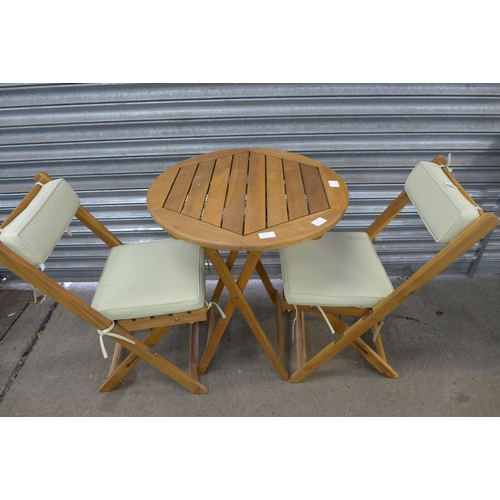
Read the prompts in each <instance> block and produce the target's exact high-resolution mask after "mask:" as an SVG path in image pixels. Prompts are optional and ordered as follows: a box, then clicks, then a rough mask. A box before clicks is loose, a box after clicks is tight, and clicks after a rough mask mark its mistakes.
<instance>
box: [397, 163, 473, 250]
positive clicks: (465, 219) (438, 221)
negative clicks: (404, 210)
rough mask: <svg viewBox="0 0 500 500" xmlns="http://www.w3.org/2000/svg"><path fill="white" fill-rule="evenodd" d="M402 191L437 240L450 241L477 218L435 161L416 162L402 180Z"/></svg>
mask: <svg viewBox="0 0 500 500" xmlns="http://www.w3.org/2000/svg"><path fill="white" fill-rule="evenodd" d="M405 191H406V193H407V194H408V197H409V198H410V200H411V202H412V203H413V205H414V206H415V208H416V209H417V211H418V213H419V215H420V217H421V218H422V220H423V222H424V224H425V225H426V227H427V229H428V230H429V232H430V233H431V234H432V236H433V237H434V239H435V240H436V241H437V242H438V243H445V244H447V243H450V242H451V241H452V240H453V239H454V238H455V237H457V236H458V235H459V234H461V233H462V232H463V231H464V230H465V229H467V228H468V227H469V226H470V225H471V224H472V223H473V222H475V221H476V220H477V219H478V218H479V207H478V206H477V205H475V204H473V203H472V202H471V201H469V200H468V199H467V198H466V197H465V196H464V194H463V193H462V192H461V190H460V189H459V188H458V187H457V186H456V185H455V183H454V182H452V179H451V178H449V177H448V176H447V175H446V174H445V172H444V171H443V169H442V168H441V167H440V166H439V165H437V164H436V163H432V162H429V161H422V162H420V163H418V164H417V166H416V167H415V168H414V169H413V170H412V171H411V173H410V175H409V176H408V179H407V180H406V183H405Z"/></svg>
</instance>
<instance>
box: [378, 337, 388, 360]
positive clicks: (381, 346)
mask: <svg viewBox="0 0 500 500" xmlns="http://www.w3.org/2000/svg"><path fill="white" fill-rule="evenodd" d="M375 345H376V347H377V354H378V355H379V356H380V357H381V358H382V359H383V360H384V361H385V362H386V363H387V357H386V355H385V349H384V344H383V343H382V335H381V334H380V332H379V333H378V335H377V339H376V340H375Z"/></svg>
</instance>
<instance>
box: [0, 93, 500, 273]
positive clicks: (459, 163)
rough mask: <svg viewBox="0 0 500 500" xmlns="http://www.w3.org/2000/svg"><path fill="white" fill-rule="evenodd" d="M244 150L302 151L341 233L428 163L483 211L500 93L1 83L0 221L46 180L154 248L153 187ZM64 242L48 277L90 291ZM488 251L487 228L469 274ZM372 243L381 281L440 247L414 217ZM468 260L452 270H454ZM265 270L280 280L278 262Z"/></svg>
mask: <svg viewBox="0 0 500 500" xmlns="http://www.w3.org/2000/svg"><path fill="white" fill-rule="evenodd" d="M247 146H248V147H266V148H273V149H282V150H288V151H294V152H297V153H302V154H305V155H308V156H311V157H312V158H315V159H317V160H320V161H322V162H323V163H325V164H327V165H329V166H331V167H332V168H334V169H335V170H337V171H338V172H339V173H340V174H341V175H342V176H343V178H344V179H345V181H346V183H347V185H348V187H349V190H350V202H349V208H348V211H347V213H346V215H345V218H344V219H343V220H342V221H341V223H340V224H339V225H338V226H337V228H338V229H342V230H348V229H362V228H365V227H366V226H367V225H368V224H369V223H370V222H371V221H372V220H373V219H374V217H375V216H376V215H377V214H378V213H380V212H381V211H382V209H383V208H385V207H386V206H387V205H388V203H389V202H390V201H391V200H392V199H393V198H394V196H396V195H397V194H398V193H399V192H400V191H401V189H402V186H403V183H404V180H405V178H406V176H407V175H408V173H409V172H410V169H411V168H412V167H413V166H414V165H415V164H416V163H417V162H418V161H419V160H430V159H432V158H433V157H434V156H435V155H436V154H438V153H440V154H445V155H446V154H448V153H450V152H451V153H452V154H453V157H452V166H453V168H454V175H455V176H456V177H457V178H458V180H459V181H460V182H462V184H463V185H464V186H465V188H466V189H467V190H468V191H469V192H470V193H471V195H472V196H473V197H474V198H475V199H476V201H477V202H478V203H479V204H480V205H481V207H482V208H483V209H484V210H486V211H492V210H494V209H496V207H495V204H496V206H498V199H499V193H500V154H499V151H500V84H272V85H271V84H207V85H200V84H192V85H191V84H186V85H181V84H71V85H66V84H64V85H62V84H61V85H59V84H58V85H50V84H41V85H14V84H9V85H0V181H1V188H0V220H3V219H4V218H5V216H6V215H7V214H8V213H10V211H11V210H12V209H13V208H14V207H15V206H16V204H17V203H18V202H19V201H20V200H21V198H22V196H23V195H24V193H26V191H27V190H28V189H29V188H30V187H31V185H32V183H33V176H34V175H35V174H36V173H37V172H39V171H46V172H47V173H49V174H50V175H51V176H53V177H59V176H64V177H65V178H66V179H67V180H68V181H69V182H70V184H71V185H72V186H73V187H74V188H75V190H76V191H77V193H78V194H79V196H80V198H81V200H82V203H83V205H85V206H86V207H87V208H89V209H90V210H91V211H92V212H93V213H94V215H96V217H98V218H99V219H100V220H101V221H102V222H103V223H104V224H105V225H106V226H108V227H109V228H110V229H111V230H112V231H114V232H115V233H116V234H117V235H118V237H119V238H121V239H122V240H123V241H124V242H126V243H128V242H136V241H146V240H151V239H155V238H161V237H164V236H165V233H164V232H163V231H162V230H161V229H160V228H158V227H157V226H156V224H155V223H154V221H153V220H152V219H151V217H150V215H149V213H148V210H147V207H146V204H145V196H146V192H147V189H148V187H149V185H150V184H151V182H152V181H153V180H154V179H155V178H156V176H157V175H158V174H160V173H161V172H162V171H163V170H165V169H167V168H169V167H170V166H172V165H173V164H175V163H177V162H178V161H180V160H183V159H185V158H187V157H190V156H193V155H196V154H199V153H204V152H208V151H212V150H217V149H225V148H232V147H247ZM72 230H73V237H71V238H70V237H69V236H64V237H63V240H62V242H61V243H60V244H59V245H58V247H57V249H56V251H55V252H54V253H53V255H52V256H51V258H50V260H49V261H48V262H47V269H46V272H47V273H48V274H50V275H52V276H54V277H57V278H60V279H65V280H79V279H94V278H96V277H97V276H99V275H100V272H101V269H102V267H103V265H104V260H105V255H106V252H107V251H106V249H105V248H104V247H103V246H102V244H101V243H100V242H99V240H97V239H95V238H94V237H92V235H90V234H89V233H88V232H87V230H85V229H84V228H83V227H82V226H81V225H79V223H77V222H76V223H74V224H73V225H72ZM499 240H500V232H499V230H498V229H497V230H495V232H494V233H493V235H492V237H491V239H490V240H489V243H488V246H487V249H486V251H485V252H484V255H483V256H482V259H481V261H480V265H479V268H480V269H499V268H500V243H499ZM377 245H378V249H379V251H380V254H381V258H382V261H383V263H384V265H385V266H386V268H387V269H388V270H389V271H391V272H392V271H393V272H402V271H404V270H407V269H408V268H409V267H410V266H413V268H418V267H419V266H420V265H421V264H422V263H423V262H425V261H426V260H427V259H428V258H429V256H430V255H432V254H433V253H435V252H436V250H437V248H438V247H437V246H436V244H435V243H433V240H432V239H431V237H430V235H429V234H428V233H427V231H426V230H425V228H424V227H423V225H422V224H421V222H420V219H419V218H418V217H417V216H416V215H415V213H414V211H413V210H412V209H411V208H408V209H406V210H405V212H404V217H401V218H399V220H398V221H396V222H394V223H392V224H391V226H390V227H389V228H388V229H387V230H386V231H384V232H383V233H382V241H381V242H379V243H377ZM475 249H476V248H474V249H472V250H471V251H470V252H468V253H467V254H466V255H465V256H464V257H463V258H461V259H459V260H458V261H457V262H456V263H455V264H453V266H452V268H451V269H453V270H456V271H460V272H465V271H466V270H467V268H468V267H469V264H470V262H471V260H472V258H473V256H474V251H475ZM264 263H265V264H266V265H267V267H268V269H269V271H270V272H271V273H279V265H278V258H277V254H276V252H274V253H272V252H271V253H269V254H268V255H266V256H265V258H264ZM236 269H237V268H236ZM0 272H1V274H3V275H7V276H10V275H9V273H6V272H5V271H3V270H0Z"/></svg>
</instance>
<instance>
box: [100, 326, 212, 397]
mask: <svg viewBox="0 0 500 500" xmlns="http://www.w3.org/2000/svg"><path fill="white" fill-rule="evenodd" d="M171 328H172V326H164V327H158V328H154V329H153V330H151V332H150V333H149V334H148V335H147V336H146V338H145V339H144V341H143V342H140V341H139V340H137V339H136V343H135V344H134V345H131V344H128V343H127V344H126V345H125V344H123V345H124V347H126V348H127V349H128V350H129V351H131V352H130V354H129V355H128V356H127V357H126V358H125V359H124V360H123V361H122V362H121V363H120V365H119V366H118V367H117V368H116V370H115V371H114V372H113V373H112V374H111V375H110V376H109V377H108V378H107V379H106V380H105V381H104V382H103V383H102V385H101V387H99V392H108V391H111V390H112V389H113V388H114V387H115V386H116V385H117V384H118V383H119V382H120V380H122V379H123V378H124V377H125V375H127V373H129V372H130V371H131V370H132V369H133V368H134V367H135V366H136V365H137V363H139V361H141V359H143V360H144V361H146V362H147V363H149V364H150V365H152V366H154V367H155V368H157V369H158V370H160V371H161V372H162V373H164V374H165V375H167V376H168V377H170V378H172V379H173V380H175V381H176V382H178V383H179V384H181V385H182V386H183V387H185V388H186V389H188V390H190V391H191V392H193V393H194V394H206V393H207V392H208V389H207V388H206V387H205V386H204V385H203V384H201V383H200V382H198V380H196V379H195V378H194V377H192V376H190V375H188V374H187V373H185V372H183V371H182V370H181V369H180V368H179V367H177V366H175V365H174V364H173V363H171V362H170V361H168V360H167V359H165V358H164V357H163V356H160V355H158V354H157V353H154V354H153V353H152V352H150V348H151V347H153V346H154V345H155V344H157V343H158V341H159V340H160V339H161V338H162V337H163V336H164V335H165V334H166V333H167V332H168V331H169V330H170V329H171ZM118 341H119V339H118Z"/></svg>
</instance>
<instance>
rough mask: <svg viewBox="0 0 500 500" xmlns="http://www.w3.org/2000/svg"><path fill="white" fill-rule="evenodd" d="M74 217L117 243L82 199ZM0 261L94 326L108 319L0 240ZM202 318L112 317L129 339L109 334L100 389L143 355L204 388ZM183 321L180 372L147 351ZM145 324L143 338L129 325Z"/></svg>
mask: <svg viewBox="0 0 500 500" xmlns="http://www.w3.org/2000/svg"><path fill="white" fill-rule="evenodd" d="M51 180H52V178H51V177H49V176H48V175H47V174H46V173H44V172H40V173H39V174H37V175H36V176H35V181H36V182H40V183H41V184H45V183H47V182H49V181H51ZM40 189H41V186H40V185H39V184H36V185H35V186H34V187H33V188H32V189H31V191H30V192H29V193H28V194H27V195H26V196H25V198H24V199H23V200H22V201H21V203H20V204H19V205H18V206H17V207H16V209H15V210H14V211H13V212H12V213H11V214H10V215H9V217H7V219H6V220H5V221H4V222H3V224H1V225H0V228H3V227H5V226H6V225H7V224H9V223H10V222H11V221H12V220H14V219H15V218H16V217H17V216H18V215H19V214H20V213H21V212H22V211H23V210H24V209H26V207H27V206H28V205H29V204H30V202H31V201H32V200H33V198H34V197H35V196H36V194H37V193H38V192H39V191H40ZM75 217H76V218H77V219H78V220H80V221H81V222H82V223H83V224H84V225H85V226H86V227H87V228H89V229H90V230H91V231H92V232H93V233H94V234H95V235H96V236H98V237H99V238H100V239H101V240H102V241H103V242H104V243H106V244H107V245H108V246H109V247H110V248H112V247H115V246H117V245H122V242H121V241H120V240H119V239H118V238H117V237H116V236H114V235H113V234H112V233H111V232H110V231H109V230H108V229H107V228H106V227H105V226H103V225H102V224H101V223H100V222H99V221H98V220H97V219H96V218H95V217H94V216H93V215H92V214H91V213H90V212H88V211H87V210H86V209H85V208H84V207H82V206H81V205H80V207H79V208H78V210H77V212H76V214H75ZM0 264H2V265H3V266H4V267H6V268H7V269H9V270H10V271H12V272H13V273H14V274H16V275H17V276H19V277H20V278H21V279H23V280H24V281H26V282H28V283H31V284H32V285H33V286H34V287H36V288H37V289H38V290H40V291H41V292H43V293H44V294H46V295H47V296H48V297H50V298H51V299H52V300H54V301H55V302H57V303H59V304H61V305H62V306H64V307H65V308H66V309H68V310H70V311H71V312H72V313H74V314H76V315H77V316H79V317H80V318H81V319H83V320H84V321H86V322H87V323H89V324H90V325H92V326H93V327H94V328H96V329H97V330H105V329H107V328H109V326H110V320H109V319H108V318H107V317H106V316H104V315H102V314H101V313H99V312H98V311H97V310H95V309H94V308H92V307H91V306H90V305H89V304H87V303H86V302H84V301H83V300H81V299H80V298H78V297H77V296H75V295H73V294H72V293H71V292H69V291H68V290H66V289H65V288H64V287H62V286H61V285H60V284H59V283H57V282H56V281H54V280H53V279H52V278H50V277H48V276H47V275H46V274H44V273H43V272H41V271H40V270H38V269H37V268H36V267H35V266H33V265H31V264H30V263H28V262H27V261H26V260H24V259H23V258H22V257H20V256H18V255H17V254H16V253H15V252H13V251H12V250H10V249H9V248H8V247H7V246H5V245H4V244H2V243H1V242H0ZM206 319H207V310H206V307H203V308H201V309H199V310H196V311H187V312H184V313H180V314H167V315H163V316H155V317H148V318H137V319H130V320H121V321H116V322H115V326H114V327H113V329H112V330H110V331H111V332H112V333H116V334H118V335H120V336H122V337H125V338H127V339H129V340H131V341H133V343H130V342H127V341H126V340H124V339H122V338H120V337H110V338H112V339H113V340H114V341H115V342H117V345H116V348H115V352H114V355H113V359H112V362H111V368H110V372H109V376H108V378H107V379H106V380H105V381H104V383H103V384H102V385H101V387H100V388H99V392H106V391H110V390H112V389H113V388H114V387H115V386H116V385H117V384H118V383H119V382H120V380H122V379H123V378H124V377H125V375H126V374H127V373H129V372H130V371H131V370H132V369H133V368H134V367H135V366H136V365H137V363H138V362H139V361H141V360H144V361H146V362H147V363H149V364H150V365H152V366H154V367H155V368H157V369H158V370H160V371H161V372H162V373H164V374H165V375H167V376H168V377H170V378H171V379H173V380H175V381H176V382H178V383H179V384H181V385H182V386H183V387H185V388H186V389H188V390H190V391H191V392H193V393H195V394H205V393H207V392H208V389H207V388H206V387H205V386H204V385H203V384H201V383H200V382H199V381H198V325H199V322H200V321H205V320H206ZM183 323H190V324H191V327H190V346H189V373H186V372H184V371H183V370H181V369H180V368H179V367H177V366H176V365H174V364H173V363H171V362H170V361H168V360H167V359H165V358H164V357H163V356H161V355H160V354H158V353H156V352H153V351H152V348H153V347H154V346H155V344H156V343H158V342H159V341H160V340H161V338H163V336H164V335H165V334H166V333H167V332H168V331H169V330H170V329H171V328H172V327H173V326H175V325H179V324H183ZM148 328H150V329H151V331H150V332H149V333H148V334H147V335H146V337H145V338H144V340H142V341H141V340H139V339H137V338H136V337H134V336H133V335H132V334H131V333H130V332H131V331H135V330H142V329H148ZM122 346H123V347H125V348H126V349H127V350H128V351H130V354H128V356H126V357H125V359H124V360H123V361H121V362H120V358H121V350H122V349H121V348H122Z"/></svg>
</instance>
